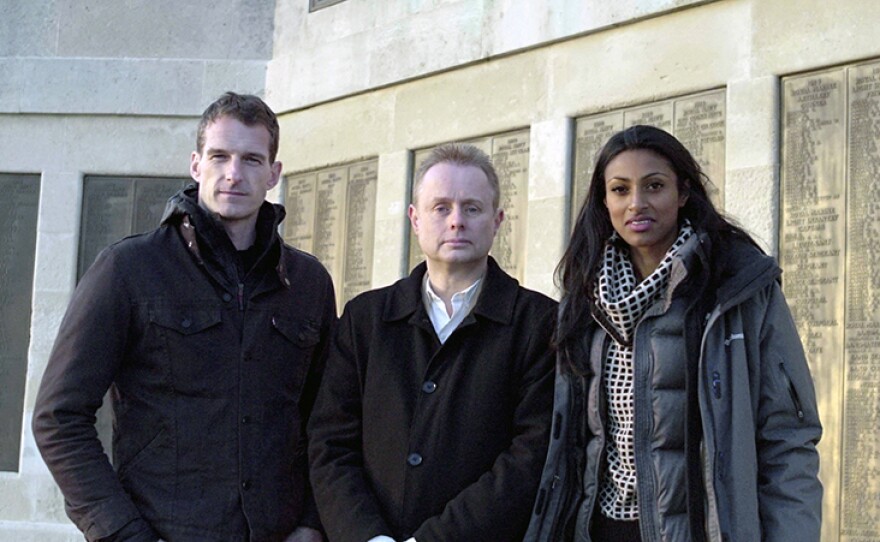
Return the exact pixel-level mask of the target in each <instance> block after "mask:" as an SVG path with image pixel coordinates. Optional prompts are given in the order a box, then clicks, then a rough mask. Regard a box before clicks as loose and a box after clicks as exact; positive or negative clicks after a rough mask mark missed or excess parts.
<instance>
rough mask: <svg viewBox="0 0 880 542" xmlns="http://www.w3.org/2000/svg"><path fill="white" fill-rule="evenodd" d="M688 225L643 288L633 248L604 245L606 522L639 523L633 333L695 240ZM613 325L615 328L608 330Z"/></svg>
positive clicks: (600, 285)
mask: <svg viewBox="0 0 880 542" xmlns="http://www.w3.org/2000/svg"><path fill="white" fill-rule="evenodd" d="M693 233H694V230H693V228H692V227H691V225H690V223H689V222H688V221H685V223H684V224H683V225H682V227H681V229H680V230H679V233H678V238H677V239H676V240H675V242H674V243H672V246H671V247H669V250H668V251H667V252H666V256H664V258H663V260H662V261H661V262H660V265H658V266H657V269H655V270H654V272H653V273H651V274H650V275H649V276H648V277H646V278H645V279H644V280H643V281H642V282H641V283H639V284H636V275H635V272H634V271H633V267H632V263H631V262H630V259H629V249H628V248H627V247H621V246H619V245H620V243H619V238H618V236H617V234H616V233H615V234H614V235H612V237H611V239H610V240H609V241H608V243H607V244H606V245H605V258H604V261H603V263H602V268H601V269H600V270H599V280H598V281H596V290H595V294H596V303H597V305H598V307H599V309H600V310H601V311H602V312H603V313H604V315H605V316H606V317H607V321H606V322H600V323H601V324H602V325H603V327H605V328H606V330H607V331H608V333H609V335H611V337H612V339H613V340H612V341H611V344H610V346H609V348H608V358H607V359H606V360H605V368H604V371H603V376H604V391H605V397H606V400H607V404H608V427H607V435H608V438H607V440H606V444H605V451H606V455H607V469H606V471H605V473H604V476H603V478H602V481H601V483H600V489H599V506H600V509H601V511H602V514H603V515H604V516H606V517H609V518H612V519H617V520H623V521H633V520H637V519H639V500H638V492H637V487H636V461H635V453H634V447H633V427H634V419H635V408H634V404H633V373H634V371H633V347H632V344H633V340H632V339H633V337H632V336H633V334H634V333H635V329H636V325H637V324H638V323H639V321H640V320H641V319H642V316H644V314H645V311H647V310H648V307H650V306H651V305H653V304H654V302H655V301H656V300H657V299H659V298H660V297H661V295H662V294H663V292H664V291H665V290H666V286H667V285H668V283H669V274H670V270H671V269H672V260H673V258H674V257H675V255H676V254H678V250H679V249H680V248H681V246H682V245H684V243H685V242H686V241H687V240H688V239H689V238H690V237H691V235H693ZM609 326H610V327H611V329H609Z"/></svg>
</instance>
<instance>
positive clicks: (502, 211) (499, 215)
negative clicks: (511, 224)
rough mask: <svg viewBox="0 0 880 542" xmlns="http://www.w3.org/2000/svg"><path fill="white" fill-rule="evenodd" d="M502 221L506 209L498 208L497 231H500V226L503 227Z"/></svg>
mask: <svg viewBox="0 0 880 542" xmlns="http://www.w3.org/2000/svg"><path fill="white" fill-rule="evenodd" d="M502 222H504V209H498V210H497V211H496V212H495V233H498V228H500V227H501V223H502Z"/></svg>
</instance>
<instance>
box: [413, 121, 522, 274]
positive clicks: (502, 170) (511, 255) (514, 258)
mask: <svg viewBox="0 0 880 542" xmlns="http://www.w3.org/2000/svg"><path fill="white" fill-rule="evenodd" d="M462 142H463V143H470V144H472V145H475V146H476V147H479V148H480V149H481V150H483V151H484V152H485V153H486V154H488V155H489V156H490V157H491V158H492V163H493V164H494V166H495V171H496V172H497V173H498V182H499V184H500V186H501V198H500V201H499V206H500V207H501V208H502V209H504V221H503V222H502V223H501V227H500V228H499V229H498V234H497V235H496V236H495V242H494V243H493V245H492V250H491V252H490V254H491V255H492V257H493V258H495V260H496V261H497V262H498V265H499V266H501V268H502V269H504V270H505V271H506V272H507V273H509V274H510V275H511V276H513V277H515V278H516V279H517V280H519V281H522V280H523V271H524V270H525V231H526V224H527V222H526V211H527V209H528V203H529V200H528V198H529V130H528V129H524V130H518V131H516V132H508V133H503V134H497V135H492V136H486V137H480V138H475V139H468V140H463V141H462ZM430 152H431V148H428V149H419V150H417V151H415V152H414V159H413V177H415V174H416V172H417V171H418V169H419V166H420V165H421V164H422V162H423V161H424V159H425V158H426V157H427V156H428V154H429V153H430ZM414 181H415V178H413V182H412V183H411V184H414ZM422 260H424V255H423V254H422V251H421V249H420V248H419V243H418V240H417V239H416V237H415V235H414V234H413V233H412V232H410V243H409V267H410V269H412V268H413V267H415V266H416V265H417V264H418V263H419V262H421V261H422Z"/></svg>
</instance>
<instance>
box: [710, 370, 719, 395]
mask: <svg viewBox="0 0 880 542" xmlns="http://www.w3.org/2000/svg"><path fill="white" fill-rule="evenodd" d="M712 392H713V393H714V394H715V398H716V399H721V373H719V372H718V371H713V372H712Z"/></svg>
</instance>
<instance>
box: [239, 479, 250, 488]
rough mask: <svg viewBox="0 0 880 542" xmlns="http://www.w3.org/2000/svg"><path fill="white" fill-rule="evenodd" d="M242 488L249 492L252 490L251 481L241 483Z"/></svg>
mask: <svg viewBox="0 0 880 542" xmlns="http://www.w3.org/2000/svg"><path fill="white" fill-rule="evenodd" d="M241 488H242V489H244V490H248V489H250V488H251V482H250V480H245V481H244V482H242V483H241Z"/></svg>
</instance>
